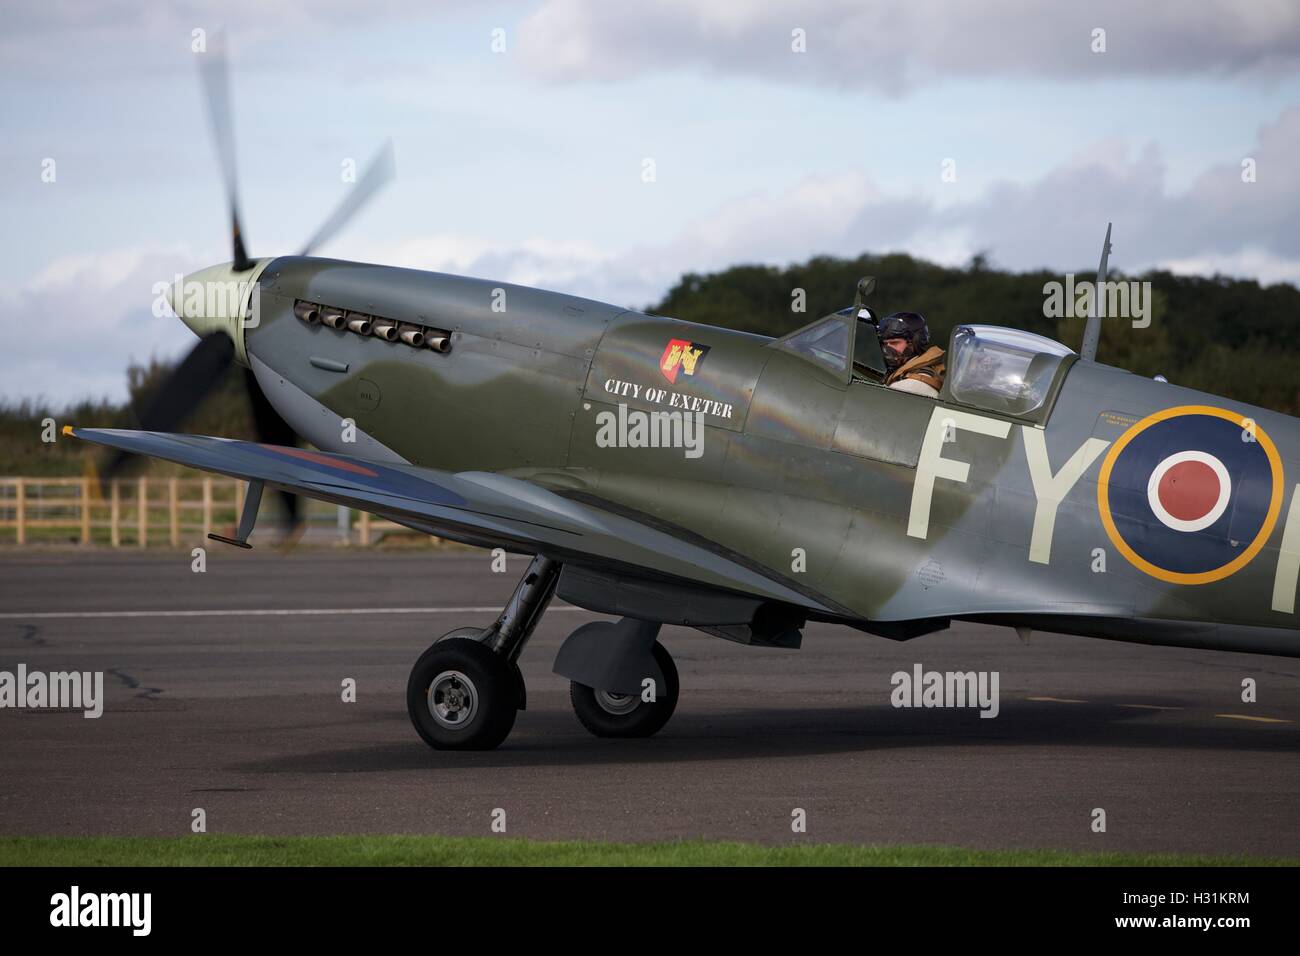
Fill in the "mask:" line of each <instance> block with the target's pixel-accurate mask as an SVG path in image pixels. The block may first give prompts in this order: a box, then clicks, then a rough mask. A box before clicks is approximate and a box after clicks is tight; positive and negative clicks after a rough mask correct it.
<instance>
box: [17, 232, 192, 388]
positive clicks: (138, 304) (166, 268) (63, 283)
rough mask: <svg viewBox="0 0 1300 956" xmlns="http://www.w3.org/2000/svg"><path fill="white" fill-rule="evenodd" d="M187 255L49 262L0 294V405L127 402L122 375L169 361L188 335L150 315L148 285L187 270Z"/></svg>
mask: <svg viewBox="0 0 1300 956" xmlns="http://www.w3.org/2000/svg"><path fill="white" fill-rule="evenodd" d="M196 264H197V263H196V262H195V261H194V260H193V259H192V258H191V257H189V256H187V255H184V254H178V253H176V252H174V251H170V250H163V249H157V248H151V247H139V248H133V249H124V250H115V251H110V252H103V253H93V254H82V255H75V256H66V257H62V258H59V259H55V260H53V261H52V262H50V263H49V264H48V265H47V266H45V268H43V269H41V270H40V271H39V272H38V273H36V274H35V275H33V276H32V277H31V278H30V279H28V280H27V281H26V282H25V283H23V284H22V285H20V286H16V287H8V288H0V335H3V336H4V340H5V360H4V376H3V378H0V398H2V399H6V400H15V399H20V398H31V399H34V400H42V399H44V400H46V401H48V402H50V403H52V406H53V407H55V408H57V407H61V406H62V405H64V404H65V403H67V402H70V401H76V400H78V399H81V398H103V397H108V398H112V399H114V400H117V401H120V400H122V399H125V398H126V395H127V387H126V369H127V366H128V365H129V364H130V363H131V362H147V361H148V360H149V359H150V358H151V357H152V356H158V357H166V358H169V357H176V356H179V355H181V354H183V352H184V351H185V350H187V349H188V348H190V347H191V346H192V345H193V344H194V336H193V334H192V333H191V332H190V331H189V330H188V329H187V328H185V326H184V325H182V324H181V323H180V321H179V320H177V319H176V318H174V317H172V316H171V315H165V316H162V317H159V316H156V315H154V311H153V302H154V295H153V286H154V284H155V283H157V282H170V281H171V280H172V278H173V277H174V276H175V274H176V273H178V272H180V273H184V272H188V271H191V270H192V269H193V268H194V267H195V265H196Z"/></svg>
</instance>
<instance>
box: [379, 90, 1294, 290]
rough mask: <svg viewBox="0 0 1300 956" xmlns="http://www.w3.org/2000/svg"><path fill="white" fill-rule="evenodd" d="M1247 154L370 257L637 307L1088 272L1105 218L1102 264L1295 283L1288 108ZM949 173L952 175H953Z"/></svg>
mask: <svg viewBox="0 0 1300 956" xmlns="http://www.w3.org/2000/svg"><path fill="white" fill-rule="evenodd" d="M1251 153H1252V155H1251V156H1250V157H1249V158H1250V159H1252V160H1253V161H1254V163H1255V172H1256V179H1255V181H1254V182H1245V181H1243V178H1242V167H1241V163H1240V161H1228V162H1222V163H1217V164H1214V165H1212V166H1210V167H1209V168H1207V169H1205V170H1204V171H1203V172H1202V173H1201V174H1200V175H1199V176H1197V177H1195V179H1194V180H1193V181H1192V183H1191V185H1190V186H1189V187H1188V188H1187V189H1185V190H1182V191H1173V190H1171V189H1170V188H1169V187H1168V185H1167V176H1166V171H1165V166H1164V163H1163V162H1162V160H1161V156H1160V153H1159V151H1158V150H1157V149H1156V148H1155V147H1154V146H1147V147H1144V148H1141V149H1136V150H1135V149H1133V148H1130V147H1127V146H1125V144H1123V143H1119V142H1114V141H1106V142H1100V143H1094V144H1091V145H1087V146H1085V147H1084V148H1082V149H1081V150H1080V151H1079V153H1078V154H1076V156H1075V157H1074V158H1073V159H1072V160H1070V161H1069V162H1067V163H1064V164H1062V165H1060V166H1058V167H1056V168H1054V169H1051V170H1049V171H1048V172H1047V173H1045V174H1044V175H1042V176H1041V177H1038V178H1036V179H1032V180H1029V181H1026V182H1009V181H998V182H995V183H994V184H993V185H992V186H991V187H990V188H989V189H988V190H986V191H985V192H984V193H983V194H982V195H980V196H979V197H977V198H975V199H971V200H967V201H962V202H939V201H937V200H936V199H935V198H934V197H933V196H932V195H895V194H889V193H886V192H883V191H882V190H881V189H880V188H879V187H877V186H876V185H875V184H874V183H873V182H872V181H871V179H870V178H869V177H868V176H866V175H865V174H863V173H861V172H856V171H855V172H844V173H840V174H838V175H831V176H817V177H809V178H806V179H804V180H803V181H802V182H800V183H798V184H797V185H796V186H794V187H793V188H791V189H789V190H787V191H784V192H778V193H772V192H754V193H750V194H746V195H742V196H737V197H734V198H732V199H731V200H729V201H726V202H724V203H722V204H720V205H719V206H717V207H716V208H714V209H713V210H711V211H709V212H708V213H707V214H706V215H703V216H701V217H699V218H698V219H696V220H694V221H692V222H689V223H687V224H685V225H684V226H683V228H682V229H681V231H680V232H679V233H678V234H677V235H676V236H675V237H674V238H673V239H671V240H670V241H667V242H663V243H657V244H631V245H628V246H625V247H622V248H619V249H601V248H598V247H596V246H593V245H591V244H589V243H583V242H563V241H556V240H554V239H548V240H533V241H530V242H526V243H518V244H498V243H493V242H490V241H488V240H486V239H483V238H479V237H472V236H453V235H442V236H437V237H431V238H428V239H423V240H417V241H412V242H407V243H404V244H402V245H401V246H398V247H390V248H386V249H376V250H375V251H374V255H373V256H372V258H374V259H375V261H388V262H394V261H400V262H401V263H402V264H406V265H411V266H414V267H418V268H432V269H437V270H441V271H455V272H460V273H463V274H468V275H475V276H480V277H482V278H494V279H500V280H502V281H509V282H523V283H525V284H535V285H541V286H543V287H547V288H554V289H557V290H560V291H564V292H570V293H573V294H576V295H584V296H589V297H592V298H597V299H602V300H605V301H610V302H613V303H616V304H621V305H629V306H636V307H640V306H643V305H645V304H648V303H651V302H654V301H656V300H658V299H659V298H660V297H661V296H662V295H663V293H664V292H665V291H667V289H668V288H669V287H670V286H671V285H672V284H673V283H674V282H676V281H677V279H678V278H679V277H680V276H681V275H682V274H683V273H685V272H706V271H711V270H717V269H723V268H726V267H727V266H730V265H733V264H736V263H740V262H758V263H768V264H773V265H785V264H788V263H791V262H798V261H803V260H806V259H808V258H809V257H810V256H814V255H818V254H831V255H843V256H856V255H859V254H861V253H862V252H864V251H871V252H876V253H883V252H890V251H903V252H908V253H911V254H913V255H916V256H920V257H923V258H926V259H930V260H932V261H936V262H940V263H943V264H947V265H958V264H962V263H965V262H966V261H968V260H969V259H970V257H971V256H972V255H974V254H975V253H977V252H981V251H985V252H988V253H989V254H990V257H991V259H992V260H993V262H994V263H995V264H996V265H997V266H999V267H1001V268H1008V269H1013V270H1018V271H1028V270H1034V269H1040V268H1046V269H1052V270H1056V271H1062V272H1063V271H1068V270H1075V269H1087V268H1092V267H1094V266H1095V263H1096V259H1097V256H1098V254H1099V251H1100V246H1101V239H1102V234H1103V233H1104V231H1105V228H1106V223H1107V222H1108V221H1113V222H1114V223H1115V236H1114V240H1113V244H1114V253H1113V254H1112V257H1111V263H1112V266H1113V267H1115V268H1118V269H1121V270H1124V271H1126V272H1138V271H1143V270H1146V269H1151V268H1161V269H1169V270H1171V271H1174V272H1182V273H1198V274H1205V273H1213V272H1222V273H1223V274H1227V275H1244V276H1253V277H1256V278H1258V279H1260V280H1261V281H1264V282H1266V283H1268V282H1283V281H1285V282H1292V283H1296V284H1300V233H1297V232H1296V230H1295V229H1294V228H1293V223H1294V222H1295V221H1296V219H1297V217H1300V179H1297V178H1295V177H1294V176H1292V175H1291V174H1290V169H1291V167H1292V166H1293V165H1294V163H1293V161H1292V157H1294V156H1296V155H1297V154H1300V108H1294V109H1290V110H1287V111H1286V112H1285V113H1283V114H1282V115H1281V116H1280V117H1279V118H1278V119H1277V120H1276V121H1275V122H1273V123H1270V124H1268V125H1266V126H1265V127H1263V128H1262V129H1261V130H1260V132H1259V137H1258V143H1257V144H1256V146H1255V148H1254V149H1253V150H1252V151H1251ZM959 175H960V169H959Z"/></svg>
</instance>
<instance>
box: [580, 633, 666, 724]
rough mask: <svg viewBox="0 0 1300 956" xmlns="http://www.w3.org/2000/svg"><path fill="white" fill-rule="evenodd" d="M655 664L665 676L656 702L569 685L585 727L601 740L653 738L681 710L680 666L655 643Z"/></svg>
mask: <svg viewBox="0 0 1300 956" xmlns="http://www.w3.org/2000/svg"><path fill="white" fill-rule="evenodd" d="M653 653H654V658H655V663H657V664H658V665H659V669H660V670H661V671H663V674H664V686H663V687H657V688H655V698H656V699H655V700H654V701H653V702H647V701H644V700H642V699H641V696H640V695H639V694H614V693H611V692H610V691H605V690H596V689H595V688H594V687H588V686H587V685H586V684H579V683H577V682H576V681H570V682H569V700H570V701H572V702H573V712H574V713H575V714H577V715H578V720H580V721H582V726H584V727H586V728H587V729H588V730H589V731H591V732H592V733H593V734H595V735H596V736H597V737H650V736H652V735H653V734H655V733H657V732H658V731H659V730H660V729H661V728H662V727H663V726H664V724H666V723H668V718H670V717H672V715H673V711H674V710H676V709H677V694H678V691H679V690H680V689H681V685H680V684H679V683H678V680H677V665H675V664H674V663H673V657H672V655H671V654H669V653H668V648H666V647H664V646H663V645H662V644H660V643H659V642H658V641H655V646H654V649H653Z"/></svg>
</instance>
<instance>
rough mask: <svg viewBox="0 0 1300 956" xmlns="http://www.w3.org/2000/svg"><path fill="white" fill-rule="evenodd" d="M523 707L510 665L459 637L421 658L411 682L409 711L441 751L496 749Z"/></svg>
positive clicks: (421, 731)
mask: <svg viewBox="0 0 1300 956" xmlns="http://www.w3.org/2000/svg"><path fill="white" fill-rule="evenodd" d="M518 702H519V691H518V686H517V684H516V682H515V674H514V671H513V669H512V668H511V665H510V662H509V661H507V660H506V659H505V658H504V657H501V656H500V655H499V654H495V653H493V652H492V651H491V650H490V649H488V648H487V647H485V646H484V645H482V644H480V643H478V642H477V641H473V640H469V639H468V638H463V637H456V638H450V639H448V640H442V641H438V642H437V643H435V644H434V645H433V646H432V647H430V648H429V649H428V650H427V651H425V652H424V653H423V654H421V655H420V659H419V660H418V661H416V662H415V666H414V667H413V668H411V677H410V679H409V680H408V681H407V683H406V710H407V713H408V714H410V716H411V723H412V724H414V725H415V730H416V732H417V733H418V734H419V735H420V737H421V738H423V740H424V742H425V743H426V744H428V745H429V746H430V747H433V748H434V749H435V750H491V749H493V748H494V747H496V746H498V745H499V744H500V743H501V741H503V740H505V739H506V737H507V736H509V734H510V730H511V728H513V727H514V725H515V713H516V708H517V705H518Z"/></svg>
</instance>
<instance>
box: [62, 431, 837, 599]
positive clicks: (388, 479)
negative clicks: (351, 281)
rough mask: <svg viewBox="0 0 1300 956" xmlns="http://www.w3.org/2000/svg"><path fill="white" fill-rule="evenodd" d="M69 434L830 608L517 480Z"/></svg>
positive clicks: (731, 562)
mask: <svg viewBox="0 0 1300 956" xmlns="http://www.w3.org/2000/svg"><path fill="white" fill-rule="evenodd" d="M65 432H66V433H67V434H70V435H73V436H75V437H77V438H80V439H83V440H85V441H89V442H94V443H96V444H99V445H107V446H109V447H111V448H118V449H121V450H123V451H126V452H131V453H133V454H137V455H146V456H148V457H151V458H161V459H164V460H166V461H174V462H177V463H178V464H182V465H187V466H189V467H191V468H197V469H199V470H201V471H210V472H215V473H217V474H222V475H229V476H230V477H232V478H242V479H246V480H249V481H261V482H264V483H265V484H266V485H268V486H270V487H272V488H277V489H281V490H284V491H288V492H292V493H293V494H298V495H303V496H305V497H308V498H316V499H319V500H321V501H328V502H331V503H334V504H340V505H345V506H347V507H350V508H357V509H359V510H361V511H368V512H370V513H372V514H376V515H380V516H381V517H384V518H388V519H390V520H393V521H396V522H399V523H400V524H403V525H405V526H407V527H411V528H415V529H417V530H421V531H425V532H427V533H430V534H437V535H440V536H443V537H448V538H452V539H455V540H459V541H464V542H467V543H470V544H475V545H479V546H485V547H497V546H500V547H506V548H512V549H514V550H518V551H524V552H527V553H535V554H545V555H547V556H548V557H553V558H556V559H558V560H562V561H568V562H572V563H576V564H579V565H586V566H594V567H603V566H609V565H614V566H618V567H621V568H624V569H627V570H630V571H632V572H634V573H637V574H646V573H649V574H650V575H651V576H659V577H668V578H671V579H674V580H678V581H683V582H690V583H692V584H694V585H698V586H704V587H709V588H718V589H722V590H726V591H732V592H739V593H741V594H745V595H752V596H754V597H758V598H762V599H765V600H772V601H781V602H784V603H787V604H794V605H796V606H799V607H805V608H809V609H812V610H817V611H822V612H827V611H830V610H831V609H830V608H828V607H826V606H825V605H823V604H821V603H820V602H818V601H817V600H816V599H814V598H812V597H810V596H808V595H806V594H802V593H800V592H797V591H795V590H793V589H792V588H790V587H788V586H786V585H785V584H783V583H782V582H780V581H778V580H775V579H773V578H771V577H769V576H767V575H765V574H763V573H762V572H761V570H759V569H757V568H755V567H752V566H750V565H748V564H746V563H741V562H740V561H738V560H737V559H736V558H735V556H733V555H730V554H727V553H723V552H722V551H721V549H718V550H716V551H715V550H714V549H711V548H709V547H708V546H707V542H699V541H687V540H684V539H683V538H681V537H678V536H675V535H673V534H672V533H671V532H670V531H669V530H666V529H661V528H652V527H650V526H649V525H647V524H644V523H642V522H640V521H637V520H635V518H632V517H629V516H627V515H621V514H614V513H612V512H610V511H606V510H604V509H602V508H600V507H598V506H596V505H593V504H591V503H589V502H578V501H574V500H572V499H569V498H565V497H562V496H561V495H558V494H556V493H555V492H553V491H550V490H549V489H546V488H543V487H542V486H540V485H538V484H536V483H534V482H530V481H524V480H521V479H518V478H511V477H509V476H506V475H499V474H493V473H489V472H459V473H456V474H452V473H451V472H446V471H438V470H436V469H432V468H421V467H419V466H416V465H407V464H391V463H380V462H374V461H367V460H365V459H361V458H353V457H350V456H347V455H335V454H326V453H324V452H317V451H309V450H307V449H303V448H288V447H284V446H279V445H263V444H258V443H256V442H246V441H235V440H232V439H227V438H209V437H204V436H200V435H176V434H168V433H163V432H145V431H127V430H121V429H110V428H75V427H71V426H69V427H68V428H66V429H65Z"/></svg>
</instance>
